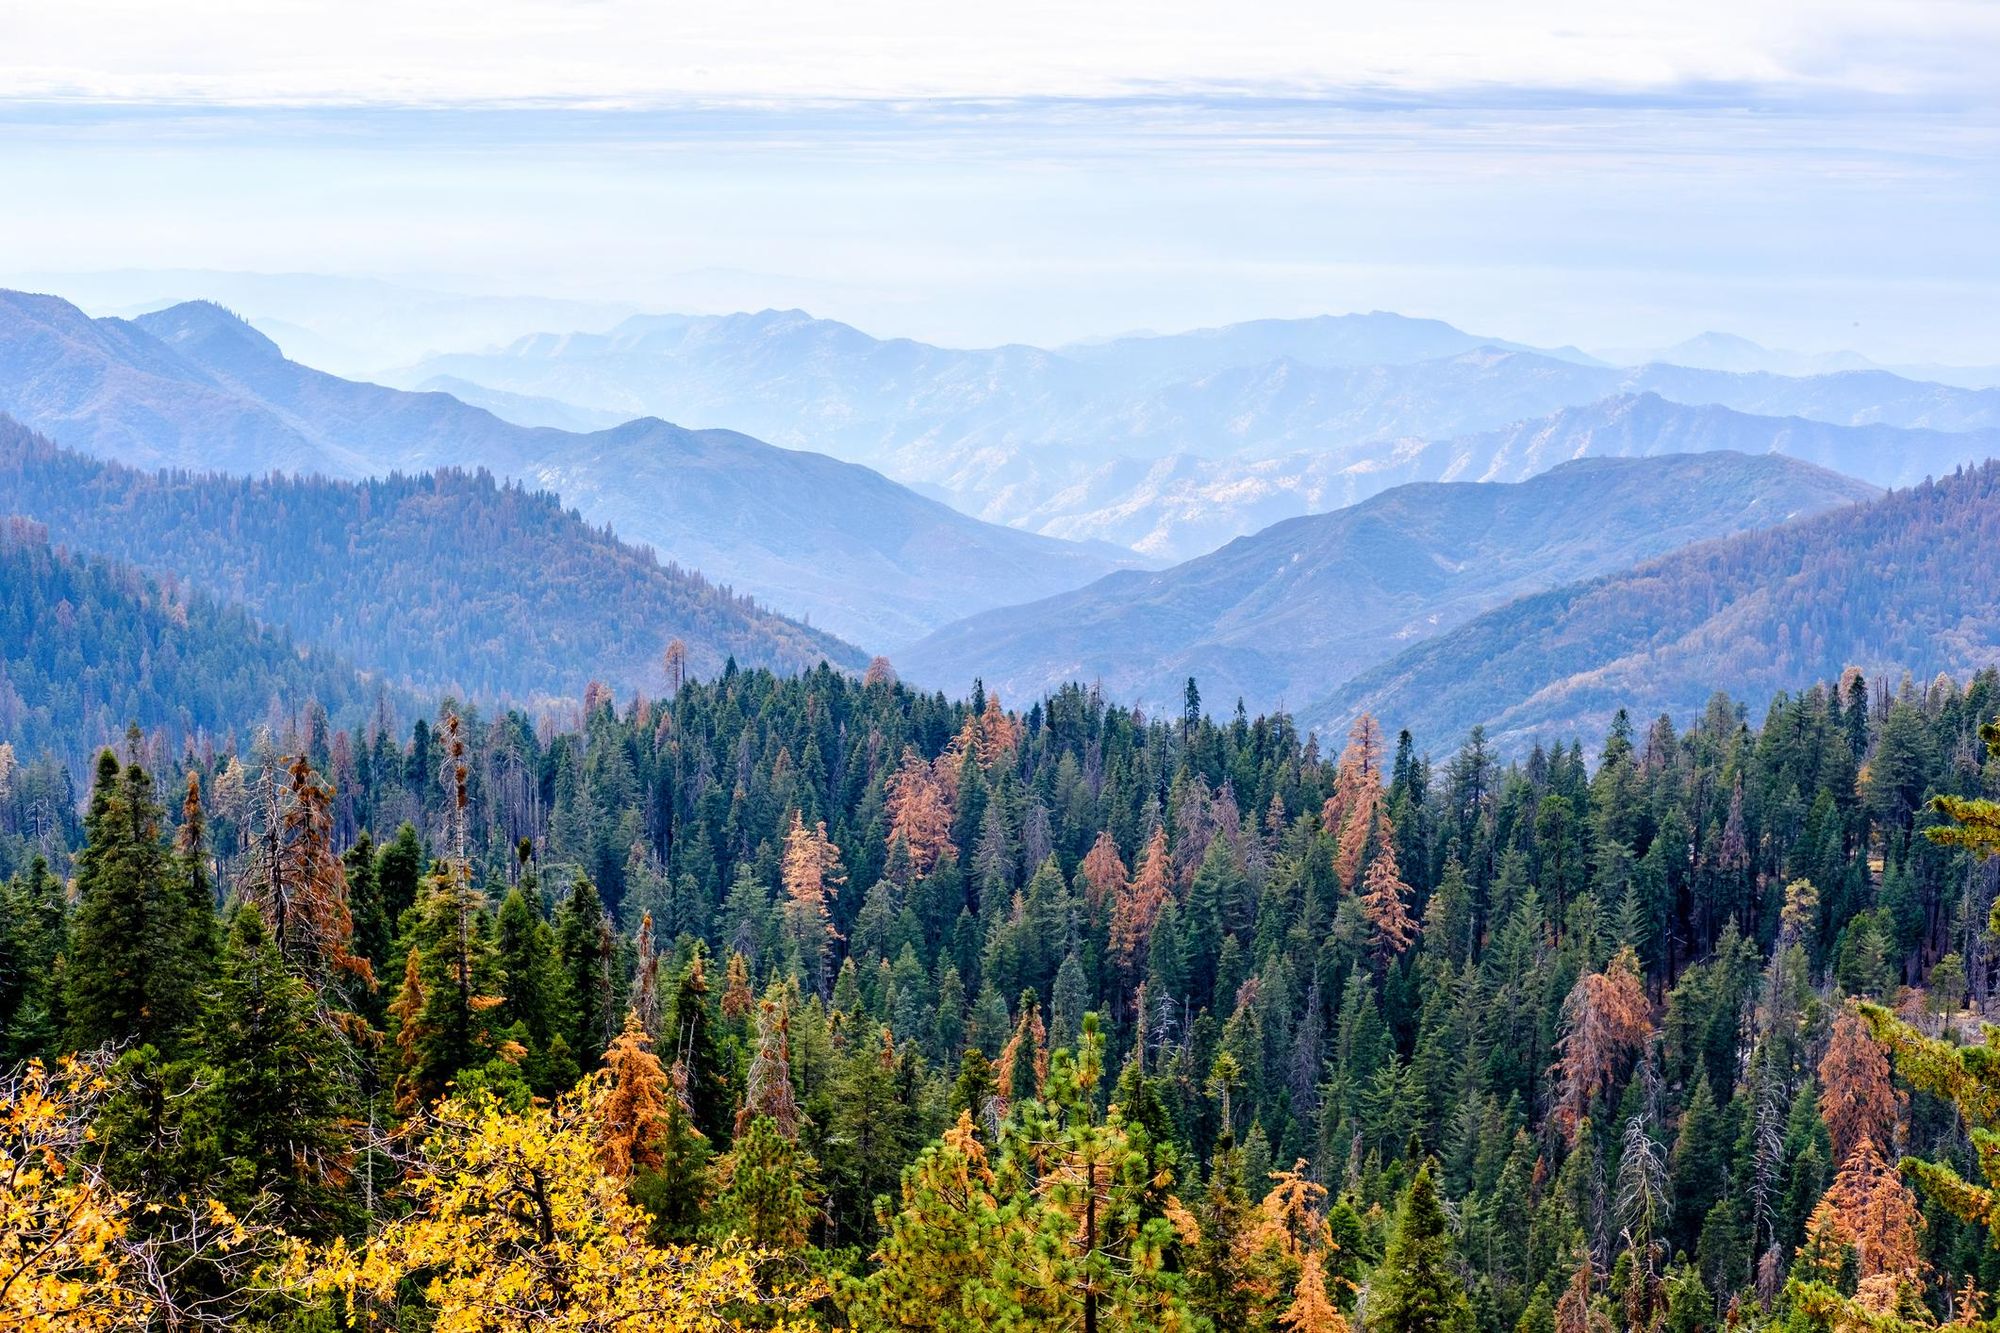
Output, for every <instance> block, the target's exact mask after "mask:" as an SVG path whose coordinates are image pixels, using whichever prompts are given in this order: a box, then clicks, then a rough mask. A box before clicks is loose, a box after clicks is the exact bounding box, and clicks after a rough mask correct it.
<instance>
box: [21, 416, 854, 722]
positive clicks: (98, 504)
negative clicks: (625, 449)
mask: <svg viewBox="0 0 2000 1333" xmlns="http://www.w3.org/2000/svg"><path fill="white" fill-rule="evenodd" d="M0 512H4V513H16V514H25V515H28V516H30V517H32V518H33V519H35V520H36V521H37V522H39V523H41V524H44V525H45V526H46V527H47V529H48V531H49V532H50V533H51V535H52V536H53V538H54V540H56V541H57V542H60V543H62V544H64V545H66V546H68V547H70V548H72V549H75V550H79V551H86V552H89V553H91V554H95V555H102V556H106V557H111V558H116V559H120V560H124V561H128V562H131V563H133V564H136V565H140V566H144V567H147V568H150V569H152V570H154V571H156V572H158V573H160V574H162V575H172V576H176V577H178V578H179V579H182V580H184V581H185V582H187V583H188V584H191V585H192V586H194V587H197V588H201V589H203V590H204V591H206V592H207V593H208V594H210V595H212V596H214V597H216V598H218V599H220V600H223V601H228V602H233V603H240V604H241V605H243V606H245V607H246V608H247V609H249V610H250V611H252V612H254V613H256V614H257V615H258V616H260V617H261V618H262V619H263V620H264V621H265V622H266V623H269V624H273V625H279V626H283V627H284V628H286V629H287V630H289V631H290V632H291V634H292V635H293V636H294V637H296V638H297V639H299V640H300V641H302V642H308V643H314V644H318V645H320V646H322V647H324V648H326V649H329V650H331V651H334V652H337V653H339V654H341V655H343V656H344V657H346V658H347V659H348V660H349V661H352V662H355V663H358V664H359V665H361V666H363V667H365V668H367V669H369V670H371V671H373V672H375V673H376V674H377V675H379V676H381V677H383V678H386V679H388V680H392V681H397V682H400V683H403V684H406V685H408V686H410V687H412V688H414V689H417V690H421V691H424V692H427V693H431V694H443V693H460V694H470V695H472V696H473V697H476V698H485V699H494V698H503V697H504V698H511V699H515V700H523V701H531V700H534V699H538V698H543V697H550V696H561V697H568V698H575V697H578V696H579V695H581V693H582V691H583V688H584V686H585V685H586V683H588V682H589V681H591V680H600V681H603V682H605V683H606V684H609V685H611V686H612V687H613V688H615V689H619V690H621V691H627V692H629V691H632V690H644V691H647V692H652V693H657V692H659V691H660V690H662V689H663V688H665V687H666V685H667V681H666V678H665V667H664V665H663V661H662V655H663V653H664V651H665V649H666V647H667V645H668V643H669V642H670V641H672V640H674V639H679V640H681V641H682V642H683V644H684V646H685V648H686V650H687V663H686V669H687V671H688V672H689V674H692V675H698V676H707V677H713V676H714V675H716V674H718V673H719V672H720V671H721V669H722V667H723V664H724V662H725V661H726V660H728V659H730V658H734V659H736V660H737V661H738V662H739V663H741V664H742V665H744V666H746V667H747V666H768V667H772V668H774V669H776V670H779V671H798V670H804V669H807V668H810V667H812V666H814V665H816V664H818V663H819V662H820V661H822V660H824V661H829V662H831V663H833V664H834V665H836V666H842V667H846V668H849V669H858V668H859V667H860V666H861V665H862V664H863V663H865V661H866V656H865V655H864V654H863V653H862V652H861V651H860V650H859V649H857V648H855V647H853V646H852V645H850V644H846V643H843V642H841V641H840V640H838V639H836V638H834V637H833V636H832V635H830V634H826V633H824V632H822V631H816V630H811V629H808V628H806V627H805V626H803V625H799V624H797V623H795V622H792V621H789V620H786V619H784V618H783V617H781V616H778V615H776V614H774V613H772V612H769V611H765V610H763V609H762V608H760V607H758V606H757V605H756V604H755V603H753V602H751V601H749V600H748V599H746V598H741V597H736V596H732V595H731V594H729V593H728V592H727V591H726V590H724V589H719V588H716V587H714V586H713V585H711V584H709V583H708V582H707V581H706V580H704V579H702V578H701V577H699V576H698V575H694V574H689V573H686V572H684V571H682V570H681V569H679V568H677V567H675V566H672V565H661V564H660V563H659V562H658V561H657V560H655V559H654V557H653V555H652V553H651V552H650V551H644V550H639V549H635V548H633V547H631V546H627V545H625V544H624V543H622V542H620V541H618V540H617V539H616V538H615V537H613V536H612V535H611V534H610V533H609V532H608V531H606V530H604V529H602V528H596V527H592V526H591V525H590V524H588V523H585V522H584V521H583V520H582V519H581V518H579V517H578V516H577V515H576V513H575V512H574V511H573V510H565V509H564V508H563V507H562V506H561V505H560V504H559V503H558V502H557V501H556V499H555V497H553V496H551V495H547V494H533V493H530V492H528V491H526V490H524V489H522V488H520V487H518V486H502V485H499V484H497V483H496V482H495V481H494V480H493V478H492V476H491V475H489V474H485V473H479V474H473V473H465V472H455V471H444V472H439V473H435V474H418V475H410V474H402V473H399V474H396V475H394V476H391V477H388V478H385V479H380V480H372V481H361V482H344V481H338V480H330V479H326V478H316V477H283V476H266V477H258V478H251V477H231V476H225V475H222V474H218V473H194V472H187V471H172V472H142V471H139V470H136V469H133V468H128V467H124V466H122V465H120V464H117V463H108V462H104V461H101V460H98V459H93V458H88V457H86V456H84V455H82V454H79V453H76V452H74V451H71V450H67V449H63V448H60V447H58V446H56V445H54V444H52V443H50V442H49V441H47V440H45V439H42V438H41V437H39V436H37V435H35V434H34V433H32V432H30V431H28V430H27V429H26V428H24V427H22V426H19V425H17V424H16V423H14V422H12V421H9V420H7V419H5V418H0Z"/></svg>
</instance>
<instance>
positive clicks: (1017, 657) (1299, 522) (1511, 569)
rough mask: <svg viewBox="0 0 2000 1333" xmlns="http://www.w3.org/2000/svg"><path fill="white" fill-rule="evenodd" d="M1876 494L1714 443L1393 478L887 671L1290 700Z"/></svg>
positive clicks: (972, 627) (967, 633)
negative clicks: (1537, 472)
mask: <svg viewBox="0 0 2000 1333" xmlns="http://www.w3.org/2000/svg"><path fill="white" fill-rule="evenodd" d="M1876 493H1877V492H1876V490H1875V488H1873V487H1871V486H1868V485H1867V484H1865V483H1862V482H1858V481H1854V480H1852V479H1850V478H1847V477H1842V476H1839V475H1837V474H1835V473H1832V472H1828V471H1825V470H1823V469H1821V468H1816V467H1813V466H1812V465H1810V464H1807V463H1801V462H1797V461H1794V460H1791V459H1786V458H1779V457H1773V456H1761V457H1749V456H1746V455H1742V454H1735V453H1720V452H1719V453H1706V454H1683V455H1672V456H1669V457H1664V458H1652V459H1591V460H1585V461H1581V462H1576V463H1570V464H1566V465H1564V466H1561V467H1558V468H1555V469H1554V470H1553V471H1550V472H1548V473H1546V474H1544V475H1541V476H1537V477H1534V478H1532V479H1530V480H1527V481H1523V482H1520V483H1517V484H1496V483H1485V484H1479V483H1455V484H1418V485H1408V486H1401V487H1397V488H1396V489H1394V490H1391V491H1387V492H1384V493H1383V494H1381V495H1377V496H1375V497H1374V498H1372V499H1370V500H1367V501H1364V502H1363V503H1361V504H1358V505H1355V506H1353V507H1352V508H1348V509H1342V510H1337V511H1335V512H1333V513H1330V514H1320V515H1314V516H1311V517H1306V518H1297V519H1291V520H1288V521H1286V522H1283V523H1279V524H1276V525H1274V526H1272V527H1269V528H1266V529H1265V530H1264V531H1262V532H1259V533H1256V534H1255V535H1253V536H1249V537H1243V538H1239V539H1238V540H1236V541H1233V542H1231V543H1229V544H1228V545H1227V546H1225V547H1223V548H1222V549H1221V550H1219V551H1216V552H1214V553H1212V554H1210V555H1206V556H1202V557H1200V558H1198V559H1195V560H1190V561H1188V562H1187V563H1185V564H1181V565H1176V566H1174V567H1173V568H1171V569H1167V570H1162V571H1160V572H1158V573H1121V574H1114V575H1111V576H1110V577H1108V578H1104V579H1101V580H1099V581H1098V582H1096V583H1094V584H1091V585H1090V586H1089V587H1087V588H1082V589H1079V590H1077V591H1076V592H1072V593H1065V594H1062V595H1060V596H1057V597H1053V598H1048V599H1046V600H1044V601H1040V602H1034V603H1030V604H1028V605H1025V606H1018V607H1007V608H1004V609H1002V610H998V611H989V612H986V613H984V614H982V615H978V616H974V617H971V618H969V619H967V620H964V621H961V622H960V623H958V624H956V625H952V626H948V627H946V628H945V629H942V630H940V631H938V632H937V633H936V634H933V635H931V636H930V637H929V638H927V639H925V640H924V641H923V642H921V643H919V644H916V645H914V646H913V647H911V648H910V649H908V650H906V651H905V652H903V653H901V654H899V655H898V656H897V657H896V665H897V667H898V669H899V670H900V671H901V672H902V674H903V676H904V678H905V679H908V680H911V681H914V682H918V683H921V684H924V685H927V686H939V687H944V688H947V689H955V688H959V687H961V686H963V685H964V684H965V683H967V682H969V681H971V680H972V679H973V678H974V677H975V676H978V677H983V678H984V679H985V681H986V683H987V684H988V685H989V686H992V687H996V688H998V689H1000V690H1001V691H1002V693H1003V694H1004V695H1005V696H1006V697H1008V698H1025V697H1032V696H1034V695H1037V694H1038V693H1040V692H1041V691H1044V690H1048V689H1052V688H1054V687H1056V686H1058V685H1060V684H1062V683H1064V682H1066V681H1071V680H1080V681H1084V682H1092V681H1098V682H1101V683H1102V684H1103V687H1104V689H1105V691H1106V693H1107V695H1108V696H1109V697H1111V698H1113V699H1117V700H1120V701H1140V702H1144V703H1146V704H1148V705H1149V706H1153V707H1158V706H1162V705H1169V704H1174V703H1176V702H1177V701H1178V700H1179V698H1180V694H1181V690H1182V686H1183V684H1184V682H1185V681H1186V678H1187V677H1189V676H1193V677H1195V678H1196V680H1197V682H1198V683H1199V685H1200V687H1201V689H1202V693H1203V695H1204V697H1205V698H1206V699H1207V700H1208V702H1209V704H1210V706H1211V707H1216V708H1224V707H1227V706H1229V705H1230V704H1232V703H1233V702H1234V701H1235V699H1236V698H1237V697H1239V696H1241V697H1242V698H1243V699H1244V701H1245V702H1246V703H1247V704H1248V706H1249V707H1250V708H1251V709H1252V710H1253V711H1255V710H1260V709H1270V708H1272V707H1275V706H1278V705H1280V704H1282V703H1289V704H1291V705H1293V706H1296V705H1298V704H1302V703H1306V702H1308V701H1311V700H1314V699H1317V698H1319V697H1321V696H1323V695H1324V694H1326V693H1327V692H1328V691H1330V690H1331V689H1333V688H1334V687H1335V686H1336V685H1338V684H1339V683H1341V682H1342V681H1345V680H1346V679H1347V678H1348V677H1350V676H1352V675H1353V674H1354V673H1356V672H1358V671H1361V670H1363V669H1364V668H1366V667H1368V666H1370V665H1372V664H1373V663H1375V662H1377V661H1380V660H1381V659H1382V658H1383V657H1385V656H1387V655H1389V654H1391V653H1393V652H1395V651H1397V649H1398V648H1399V647H1401V646H1402V645H1405V644H1408V643H1410V642H1412V641H1415V640H1418V639H1424V638H1428V637H1429V636H1431V635H1433V634H1435V633H1437V632H1439V631H1440V630H1442V629H1446V628H1449V627H1451V626H1453V625H1456V624H1459V623H1461V622H1463V621H1465V620H1468V619H1470V618H1471V617H1473V616H1474V615H1477V614H1478V613H1479V612H1481V611H1483V610H1486V609H1487V608H1489V607H1492V606H1495V605H1497V604H1499V603H1502V602H1505V601H1507V600H1509V599H1511V598H1514V597H1518V596H1520V595H1522V594H1524V593H1527V592H1532V591H1537V590H1541V589H1545V588H1549V587H1552V586H1555V585H1557V584H1561V583H1565V582H1568V581H1570V580H1573V579H1577V578H1581V577H1586V576H1588V575H1591V574H1595V573H1601V572H1604V571H1606V570H1610V569H1616V568H1622V567H1624V566H1626V565H1629V564H1631V563H1632V562H1633V561H1635V560H1639V559H1643V558H1645V557H1647V556H1649V555H1656V554H1660V553H1663V552H1666V551H1669V550H1672V549H1673V548H1675V547H1678V546H1682V545H1685V544H1687V543H1689V542H1693V541H1699V540H1703V539H1706V538H1711V537H1715V536H1718V535H1720V534H1723V533H1732V532H1740V531H1743V530H1744V529H1748V528H1760V527H1769V526H1771V525H1773V524H1777V523H1782V522H1784V521H1786V520H1787V519H1789V518H1792V517H1795V516H1797V515H1800V514H1811V513H1818V512H1820V511H1822V510H1825V509H1828V508H1832V507H1835V506H1843V505H1850V504H1853V503H1855V502H1857V501H1860V500H1863V499H1866V498H1868V497H1871V496H1873V495H1875V494H1876Z"/></svg>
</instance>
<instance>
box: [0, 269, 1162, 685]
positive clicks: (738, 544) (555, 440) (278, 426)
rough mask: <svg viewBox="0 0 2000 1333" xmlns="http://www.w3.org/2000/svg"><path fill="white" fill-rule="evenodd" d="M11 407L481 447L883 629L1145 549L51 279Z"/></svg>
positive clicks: (1068, 578)
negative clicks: (360, 361)
mask: <svg viewBox="0 0 2000 1333" xmlns="http://www.w3.org/2000/svg"><path fill="white" fill-rule="evenodd" d="M0 411H4V412H7V413H9V414H11V415H13V416H14V417H16V418H17V419H18V420H20V421H22V422H24V423H26V424H28V425H30V426H32V427H34V428H35V429H38V430H41V431H43V432H44V433H46V434H48V435H49V436H51V437H52V438H54V439H55V440H57V441H58V442H59V443H62V444H65V445H68V446H70V447H73V448H77V449H80V450H82V451H84V452H86V453H90V454H93V455H96V456H98V457H104V458H112V459H116V460H119V461H123V462H128V463H133V464H136V465H139V466H143V467H158V466H169V467H182V468H191V469H196V470H203V471H211V470H212V471H223V472H233V473H243V474H259V473H263V472H267V471H271V470H281V471H287V472H313V473H318V474H322V475H327V476H333V477H342V478H349V479H352V478H359V477H364V476H385V475H388V474H390V473H392V472H395V471H398V470H406V471H407V470H426V469H433V468H439V467H460V468H476V467H486V468H489V469H491V470H492V471H493V472H495V473H497V474H499V475H500V476H502V477H507V478H512V479H516V480H520V481H523V482H526V483H528V484H530V485H531V486H534V487H536V488H550V489H554V490H557V491H559V492H560V493H561V494H562V496H563V498H564V499H565V501H567V502H568V503H570V504H573V505H575V506H577V507H578V508H579V509H580V510H581V511H582V513H583V514H584V515H585V516H586V517H588V518H589V519H591V520H592V521H593V522H597V523H610V524H612V525H614V526H615V527H616V528H617V530H618V531H619V533H620V534H621V535H623V536H625V537H626V538H628V539H632V540H636V541H640V542H644V543H646V544H649V545H651V546H653V547H655V548H656V549H657V550H659V551H660V552H661V553H662V555H663V557H664V558H666V559H669V560H672V561H673V562H675V563H677V564H679V565H681V566H682V567H684V568H695V569H699V570H700V571H702V572H703V573H704V574H705V575H707V576H708V577H710V578H712V579H714V580H715V581H717V582H718V583H722V584H725V585H728V586H731V587H733V588H735V589H736V590H738V591H742V592H747V593H750V594H752V595H754V596H756V597H758V598H760V599H762V600H765V601H767V602H769V603H770V604H772V605H775V606H779V607H782V608H784V609H785V610H786V611H788V612H791V613H793V614H799V615H803V616H805V617H808V618H810V619H811V620H812V621H813V622H814V623H816V624H818V625H820V626H822V627H823V628H826V629H828V630H830V631H832V632H834V633H836V634H839V635H841V636H842V637H843V638H846V639H849V640H852V641H857V642H862V643H866V644H868V645H870V646H894V645H898V644H902V643H906V642H908V641H910V640H913V639H915V638H917V637H920V636H921V635H922V634H924V633H925V632H927V631H928V630H930V629H933V628H936V627H938V626H940V625H943V624H946V623H948V622H950V621H951V620H954V619H957V618H958V617H960V616H962V615H965V614H967V613H968V612H969V611H973V610H978V609H984V608H986V607H991V606H997V605H1002V604H1005V603H1008V602H1013V601H1018V600H1021V599H1023V598H1032V597H1038V596H1046V595H1048V594H1050V593H1052V592H1056V591H1059V590H1062V589H1065V588H1069V587H1074V586H1077V585H1078V584H1081V583H1084V582H1088V581H1089V580H1091V579H1093V578H1096V577H1098V576H1099V575H1102V574H1103V573H1105V572H1107V571H1109V570H1112V569H1115V568H1119V567H1121V566H1125V565H1131V564H1134V563H1137V561H1136V559H1135V558H1134V557H1132V556H1131V555H1130V553H1127V552H1123V551H1120V550H1117V549H1115V548H1111V547H1107V546H1101V545H1098V546H1091V545H1081V544H1076V543H1069V542H1063V541H1060V540H1057V539H1053V538H1049V537H1043V536H1039V535H1036V534H1032V533H1026V532H1021V531H1018V530H1014V529H1010V528H1004V527H1000V526H997V525H994V524H990V523H984V522H981V521H979V520H977V519H974V518H970V517H967V516H966V515H964V514H962V513H959V512H956V511H955V510H953V509H951V508H950V507H949V506H947V505H944V504H942V503H940V502H938V501H936V500H933V499H929V498H926V497H924V496H921V495H918V494H916V493H914V492H912V491H910V490H909V489H907V488H905V487H903V486H900V485H897V484H896V483H894V482H891V481H889V480H888V479H887V478H885V477H883V476H881V475H880V474H878V473H875V472H872V471H870V470H869V469H867V468H864V467H859V466H856V465H854V464H852V463H845V462H841V461H839V460H837V459H834V458H830V457H828V456H826V455H824V454H816V453H807V452H802V451H797V450H789V449H780V448H777V447H774V446H772V445H768V444H765V443H763V442H762V441H759V440H756V439H753V438H751V437H750V436H747V435H742V434H738V433H736V432H734V431H728V430H704V431H691V430H684V429H682V428H680V427H678V426H674V425H671V424H669V423H667V422H664V421H659V420H651V419H647V420H636V421H629V422H626V423H624V424H623V425H620V426H618V427H615V428H613V429H610V430H600V431H591V432H581V433H580V432H573V431H564V430H557V429H553V428H549V427H525V426H520V425H516V424H514V423H511V422H506V421H502V420H501V419H499V418H498V417H496V416H494V415H493V414H492V413H490V412H487V411H485V410H482V409H480V408H476V407H472V406H468V405H467V404H465V403H463V402H461V401H459V400H458V399H456V398H454V397H452V396H451V395H449V394H444V393H435V392H433V393H409V392H405V391H402V390H398V389H392V388H386V387H383V386H381V385H376V384H368V383H362V382H357V381H352V380H344V379H340V378H338V377H336V376H333V375H328V374H325V373H323V372H321V371H317V370H313V369H311V368H309V367H306V366H302V365H299V364H298V363H297V362H294V361H290V360H288V359H286V358H285V357H284V355H283V354H282V353H281V352H280V351H279V350H278V347H277V345H276V344H274V343H273V342H271V341H270V339H268V338H266V337H265V336H264V335H262V334H261V333H259V332H257V330H255V329H253V328H252V327H250V326H249V325H248V324H246V323H244V322H243V321H242V320H240V319H238V318H236V317H235V316H233V315H231V314H230V313H229V312H227V311H225V310H223V309H222V308H221V307H219V306H215V305H213V304H210V303H207V302H192V303H188V304H184V305H179V306H174V307H171V308H169V309H166V310H161V311H157V312H154V313H151V314H147V315H142V316H140V317H139V318H137V319H135V320H130V321H127V320H117V319H101V320H93V319H91V318H89V317H88V316H86V315H84V314H83V313H82V312H81V311H79V310H77V309H76V308H75V307H74V306H71V305H69V304H68V303H66V302H63V301H61V300H59V299H57V298H54V297H46V296H30V295H25V294H21V293H4V294H0Z"/></svg>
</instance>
